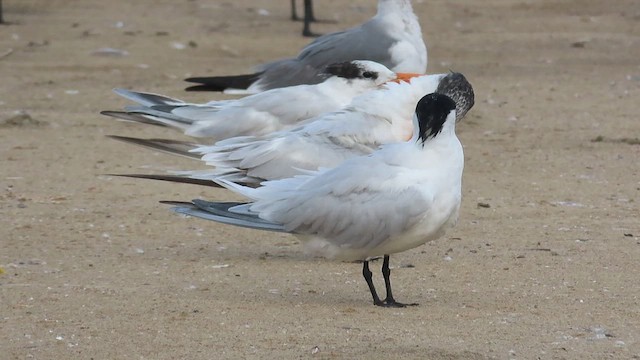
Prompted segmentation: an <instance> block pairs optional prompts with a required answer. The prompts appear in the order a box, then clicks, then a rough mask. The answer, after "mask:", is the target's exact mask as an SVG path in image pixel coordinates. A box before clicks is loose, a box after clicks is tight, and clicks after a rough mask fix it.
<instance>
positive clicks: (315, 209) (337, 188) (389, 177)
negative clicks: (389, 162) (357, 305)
mask: <svg viewBox="0 0 640 360" xmlns="http://www.w3.org/2000/svg"><path fill="white" fill-rule="evenodd" d="M363 159H365V158H362V157H361V158H359V161H357V162H353V161H350V160H348V161H347V162H345V163H343V165H341V166H340V167H338V168H335V169H333V170H328V171H326V172H324V173H322V174H320V175H318V176H316V177H314V178H313V179H312V180H310V181H307V182H304V183H303V184H296V181H292V183H291V184H288V182H289V181H291V180H292V179H286V180H281V181H277V182H273V183H275V184H273V185H269V182H267V183H266V189H265V188H258V189H256V190H257V191H256V192H260V191H269V189H268V188H269V187H270V186H273V187H277V188H279V189H286V188H287V187H289V185H294V186H295V185H297V187H292V188H291V189H292V190H290V191H278V193H279V194H282V193H284V194H287V195H286V199H285V197H283V198H282V199H278V198H277V196H278V195H279V194H278V195H276V197H275V198H272V197H270V198H269V199H268V200H262V199H260V200H258V201H256V202H255V203H254V204H253V205H252V206H251V209H252V210H253V211H255V212H259V213H260V217H261V218H263V219H266V220H268V221H271V222H274V223H281V224H283V225H284V229H286V230H287V231H289V232H294V233H299V234H309V235H316V236H320V237H322V238H324V239H326V240H327V241H329V242H331V243H333V244H334V245H337V246H342V247H345V248H354V249H358V248H374V247H376V246H378V245H380V244H382V243H383V242H384V241H386V240H388V239H389V238H390V237H391V236H394V235H397V234H400V233H402V232H404V231H406V230H407V229H409V228H411V227H412V226H413V225H414V224H416V223H417V222H418V221H419V220H420V219H421V218H422V217H423V215H424V214H425V213H426V212H427V211H428V210H429V207H430V206H431V204H432V201H433V200H432V197H429V196H427V195H425V192H424V191H421V190H419V189H417V188H416V187H415V184H413V183H412V181H413V178H414V177H413V176H412V174H410V173H407V171H411V170H408V169H404V168H400V167H395V166H380V164H379V163H376V162H370V161H363ZM294 179H295V178H294ZM261 189H264V190H261ZM266 195H267V197H269V194H266Z"/></svg>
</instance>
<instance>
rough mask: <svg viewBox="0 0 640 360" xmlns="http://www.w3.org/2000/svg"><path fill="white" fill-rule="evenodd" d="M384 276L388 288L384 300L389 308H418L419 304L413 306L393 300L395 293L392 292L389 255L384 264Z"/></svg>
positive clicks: (412, 304)
mask: <svg viewBox="0 0 640 360" xmlns="http://www.w3.org/2000/svg"><path fill="white" fill-rule="evenodd" d="M382 276H383V277H384V286H385V287H386V288H387V297H386V298H385V299H384V304H385V306H388V307H405V306H416V305H418V304H417V303H411V304H403V303H399V302H397V301H396V300H395V299H394V298H393V293H392V292H391V279H390V276H391V269H389V255H385V256H384V261H383V262H382Z"/></svg>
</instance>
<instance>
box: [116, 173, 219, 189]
mask: <svg viewBox="0 0 640 360" xmlns="http://www.w3.org/2000/svg"><path fill="white" fill-rule="evenodd" d="M106 175H108V176H117V177H126V178H133V179H147V180H160V181H168V182H172V183H180V184H191V185H199V186H209V187H216V188H219V187H221V186H220V185H218V184H217V183H216V182H214V181H211V180H203V179H193V178H189V177H185V176H179V175H153V174H106Z"/></svg>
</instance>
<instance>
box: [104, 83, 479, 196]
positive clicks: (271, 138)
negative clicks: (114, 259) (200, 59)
mask: <svg viewBox="0 0 640 360" xmlns="http://www.w3.org/2000/svg"><path fill="white" fill-rule="evenodd" d="M433 92H436V93H440V94H444V95H447V96H449V97H450V98H452V99H454V101H455V103H456V114H457V120H458V121H459V120H460V119H462V118H463V117H464V116H465V114H466V113H467V111H469V109H471V107H472V106H473V104H474V92H473V87H472V86H471V84H470V83H469V82H468V81H467V79H466V78H465V77H464V75H462V74H460V73H449V74H437V75H423V76H420V77H414V78H412V79H411V80H410V81H409V82H400V83H397V84H396V83H388V84H385V85H384V87H383V88H381V89H378V90H372V91H369V92H367V93H364V94H362V95H360V96H358V97H356V98H354V99H353V101H352V102H351V104H349V106H347V107H345V108H344V109H341V110H338V111H335V112H332V113H326V114H322V115H319V116H317V117H315V118H311V119H309V120H307V121H306V122H304V123H303V124H302V125H301V126H299V127H296V128H293V129H290V130H283V131H278V132H275V133H272V134H269V135H266V136H260V137H254V136H243V137H236V138H230V139H227V140H223V141H220V142H217V143H216V144H214V145H210V146H204V145H200V146H198V145H197V144H193V143H183V142H175V141H172V140H162V139H138V138H131V137H121V136H112V137H113V138H115V139H118V140H122V141H125V142H129V143H134V144H137V145H142V146H145V147H150V148H153V149H156V150H162V151H166V152H169V153H174V154H178V155H183V156H188V157H191V158H194V159H201V160H202V161H205V162H206V164H207V165H209V166H211V167H213V168H208V169H206V170H197V171H179V172H174V174H175V175H148V174H130V175H122V176H127V177H138V178H147V179H156V180H165V181H172V182H183V183H193V184H198V185H209V186H217V183H216V182H214V181H212V180H215V179H220V178H223V179H225V180H230V181H234V182H238V183H241V184H243V185H246V186H252V187H255V186H258V185H259V184H260V183H261V182H263V181H264V180H276V179H282V178H287V177H291V176H295V175H298V174H304V173H305V172H306V171H307V170H317V169H318V168H321V167H326V168H331V167H335V166H337V165H338V164H340V163H341V162H343V161H345V160H347V159H349V158H352V157H355V156H359V155H366V154H369V153H371V152H373V151H375V150H376V149H377V148H378V147H379V146H380V145H383V144H389V143H396V142H402V141H406V140H407V139H408V138H410V137H411V135H412V133H413V125H412V123H411V119H412V114H413V112H414V109H415V106H416V105H415V104H416V103H417V102H418V100H419V99H420V98H421V97H422V96H424V95H425V94H429V93H433Z"/></svg>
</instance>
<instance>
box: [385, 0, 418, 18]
mask: <svg viewBox="0 0 640 360" xmlns="http://www.w3.org/2000/svg"><path fill="white" fill-rule="evenodd" d="M393 12H402V13H407V12H408V13H409V14H412V13H413V8H412V7H411V0H378V15H380V16H382V15H385V14H389V13H393Z"/></svg>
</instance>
